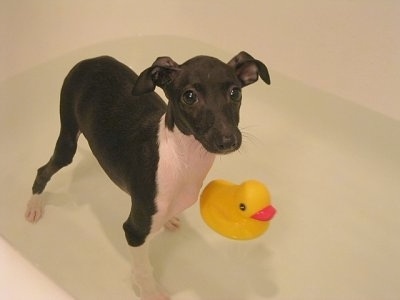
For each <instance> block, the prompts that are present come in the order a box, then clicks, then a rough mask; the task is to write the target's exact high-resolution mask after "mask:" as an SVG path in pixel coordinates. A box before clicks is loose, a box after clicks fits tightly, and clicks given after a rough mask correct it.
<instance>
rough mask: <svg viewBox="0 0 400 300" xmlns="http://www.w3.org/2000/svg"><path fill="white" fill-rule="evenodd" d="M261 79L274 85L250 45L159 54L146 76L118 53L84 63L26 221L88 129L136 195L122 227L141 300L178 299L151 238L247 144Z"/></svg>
mask: <svg viewBox="0 0 400 300" xmlns="http://www.w3.org/2000/svg"><path fill="white" fill-rule="evenodd" d="M259 77H260V78H261V79H262V80H263V81H264V82H265V83H267V84H270V76H269V73H268V69H267V67H266V66H265V65H264V63H262V62H261V61H259V60H256V59H254V58H253V57H252V56H251V55H249V54H248V53H246V52H244V51H242V52H240V53H239V54H238V55H236V56H235V57H234V58H232V59H231V60H230V61H229V62H228V63H224V62H222V61H220V60H218V59H217V58H214V57H210V56H196V57H194V58H191V59H189V60H188V61H186V62H185V63H183V64H181V65H178V64H177V63H176V62H175V61H173V60H172V59H171V58H170V57H159V58H157V59H156V61H155V62H154V63H153V64H152V66H151V67H149V68H147V69H146V70H144V71H143V72H142V73H141V74H140V75H139V76H138V75H136V74H135V73H134V72H133V71H132V70H131V69H130V68H129V67H127V66H125V65H124V64H122V63H121V62H119V61H117V60H116V59H114V58H112V57H109V56H102V57H97V58H92V59H87V60H84V61H81V62H80V63H78V64H77V65H76V66H75V67H74V68H73V69H72V70H71V71H70V72H69V74H68V75H67V77H66V78H65V80H64V83H63V86H62V89H61V96H60V122H61V129H60V134H59V137H58V140H57V142H56V145H55V149H54V153H53V155H52V156H51V158H50V160H49V161H48V162H47V164H45V165H44V166H42V167H41V168H39V169H38V171H37V176H36V178H35V181H34V183H33V187H32V198H31V199H30V201H29V202H28V206H27V210H26V213H25V218H26V219H27V220H28V221H30V222H33V223H34V222H37V221H38V220H39V219H40V218H41V217H42V215H43V212H44V203H43V200H42V198H41V193H42V192H43V190H44V189H45V186H46V184H47V182H48V181H49V180H50V179H51V177H52V176H53V175H54V174H55V173H56V172H57V171H58V170H60V169H61V168H63V167H65V166H67V165H68V164H70V163H71V162H72V159H73V157H74V155H75V152H76V149H77V141H78V137H79V136H80V134H81V133H82V134H83V135H84V136H85V138H86V139H87V141H88V143H89V146H90V148H91V150H92V152H93V154H94V155H95V157H96V158H97V160H98V162H99V164H100V165H101V167H102V168H103V169H104V171H105V172H106V174H107V175H108V176H109V177H110V179H111V180H112V181H113V182H114V183H115V184H116V185H117V186H119V187H120V188H121V189H122V190H123V191H125V192H126V193H128V194H129V195H130V197H131V201H132V207H131V211H130V213H129V216H128V218H127V220H126V221H125V222H124V223H123V229H124V232H125V236H126V240H127V243H128V244H129V246H131V247H130V249H131V252H132V270H133V271H132V273H133V278H134V281H135V282H136V284H137V285H138V286H139V288H140V297H141V299H146V300H149V299H152V300H161V299H169V297H168V296H167V294H166V293H165V292H164V290H163V289H162V288H161V287H160V286H159V285H158V283H157V282H156V281H155V279H154V277H153V270H152V266H151V263H150V261H149V256H148V245H149V240H151V238H152V236H153V235H154V234H155V233H157V232H158V231H160V230H161V229H162V228H163V227H166V228H167V229H170V230H175V229H177V228H178V227H179V219H178V218H177V215H178V214H179V213H181V212H182V211H183V210H185V209H186V208H188V207H189V206H191V205H193V204H194V203H195V202H196V201H197V199H198V196H199V192H200V190H201V187H202V184H203V180H204V178H205V177H206V175H207V173H208V171H209V170H210V168H211V166H212V164H213V161H214V158H215V155H217V154H228V153H231V152H233V151H235V150H237V149H239V147H240V146H241V143H242V135H241V132H240V130H239V129H238V124H239V110H240V106H241V101H242V88H243V87H245V86H247V85H249V84H252V83H254V82H256V81H257V80H258V78H259ZM156 86H158V87H160V88H161V89H162V90H163V91H164V93H165V95H166V97H167V99H168V103H167V104H166V103H165V102H164V101H163V100H162V98H161V97H160V96H159V95H158V94H157V93H156V92H155V91H154V90H155V88H156Z"/></svg>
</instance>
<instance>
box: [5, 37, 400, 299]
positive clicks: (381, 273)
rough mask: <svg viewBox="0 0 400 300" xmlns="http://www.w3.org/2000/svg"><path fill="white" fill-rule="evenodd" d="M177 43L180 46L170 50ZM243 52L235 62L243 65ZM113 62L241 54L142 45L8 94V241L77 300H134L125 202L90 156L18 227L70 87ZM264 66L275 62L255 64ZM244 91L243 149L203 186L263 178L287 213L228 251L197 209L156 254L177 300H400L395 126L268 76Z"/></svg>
mask: <svg viewBox="0 0 400 300" xmlns="http://www.w3.org/2000/svg"><path fill="white" fill-rule="evenodd" d="M171 40H172V42H171ZM240 50H245V49H237V51H236V52H239V51H240ZM103 54H108V55H111V56H114V57H116V58H117V59H119V60H121V61H122V62H124V63H126V64H127V65H129V66H131V67H132V68H133V69H134V70H135V71H137V72H140V71H141V70H143V69H144V68H146V67H148V66H149V65H151V64H152V62H153V61H154V60H155V58H156V57H158V56H164V55H169V56H171V57H172V58H173V59H174V60H175V61H177V62H178V63H182V62H184V61H185V60H186V59H188V58H190V57H192V56H194V55H198V54H208V55H213V56H216V57H218V58H220V59H221V60H224V61H228V60H229V59H230V58H231V57H232V56H233V55H235V54H236V53H228V52H226V51H223V50H220V49H216V48H214V47H212V46H210V45H207V44H203V43H200V42H196V41H194V40H188V39H182V38H178V37H175V38H171V37H168V38H166V37H143V38H134V39H125V40H118V41H110V42H108V43H104V44H98V45H94V46H92V47H89V48H84V49H81V50H79V51H75V52H73V53H70V54H68V55H66V56H63V57H59V58H58V59H55V60H52V61H49V62H48V63H46V64H43V65H39V66H37V67H35V68H33V69H31V70H29V71H26V72H24V73H22V74H19V75H18V76H15V77H13V78H10V79H8V80H6V81H3V82H1V83H0V99H1V101H0V115H1V118H0V131H1V135H2V137H3V141H2V147H1V148H0V151H1V160H0V162H1V170H2V172H1V174H0V176H1V181H0V182H1V184H2V191H3V196H2V197H1V200H0V234H1V236H2V237H3V238H5V239H6V240H7V241H8V242H9V243H10V244H11V245H12V246H13V247H14V248H15V249H17V250H18V251H19V252H20V253H21V254H22V255H23V256H24V257H25V258H27V259H28V260H29V261H30V262H32V263H33V264H34V265H35V266H37V268H38V269H40V270H41V271H42V272H43V273H44V274H45V275H47V276H48V277H49V278H51V280H53V281H54V282H55V283H56V284H57V285H59V286H60V287H61V288H62V289H64V290H66V291H67V292H68V293H69V294H70V295H71V296H72V297H73V298H75V299H134V298H135V294H134V292H133V290H132V287H131V283H130V265H129V255H128V249H127V246H126V242H125V238H124V233H123V231H122V227H121V226H122V222H123V221H124V220H125V219H126V216H127V214H128V212H129V206H130V203H129V198H128V197H127V196H126V195H125V194H124V193H123V192H121V191H120V190H119V189H118V188H116V187H115V186H114V185H113V184H112V182H111V181H110V180H109V179H108V178H107V177H106V175H105V174H104V173H103V171H102V170H101V168H100V167H99V166H98V164H97V162H96V160H95V159H94V158H93V156H92V154H91V152H90V150H89V148H88V146H87V143H86V142H85V141H84V139H81V140H80V143H79V147H78V151H77V155H76V157H75V160H74V163H73V164H72V165H70V166H69V167H67V168H65V169H63V170H62V171H60V172H59V173H58V174H57V175H55V176H54V178H53V179H52V181H51V182H50V183H49V185H48V187H47V189H46V192H45V194H44V196H45V197H46V201H47V202H48V206H47V207H46V212H45V217H44V219H43V220H41V221H40V222H39V223H38V224H36V225H31V224H28V223H27V222H25V220H24V218H23V214H24V210H25V205H26V202H27V201H28V199H29V197H30V189H31V185H32V182H33V179H34V176H35V173H36V169H37V168H38V167H39V166H41V165H43V164H44V163H45V162H46V161H47V160H48V159H49V157H50V155H51V153H52V150H53V147H54V143H55V140H56V138H57V135H58V130H59V121H58V95H59V90H60V87H61V84H62V81H63V79H64V77H65V75H66V74H67V72H68V71H69V70H70V69H71V67H72V66H73V65H74V64H75V63H76V62H78V61H79V60H81V59H85V58H88V57H93V56H97V55H103ZM257 58H258V59H260V60H263V61H264V62H265V64H266V65H267V66H268V58H267V57H265V58H264V57H257ZM270 75H271V79H272V85H271V86H267V85H264V84H263V83H262V82H261V81H260V82H257V83H256V84H254V85H252V86H249V87H247V88H246V89H245V90H244V100H243V104H242V111H241V128H242V130H243V132H244V135H245V138H244V145H243V147H242V149H241V150H240V151H239V152H238V153H235V154H232V155H229V156H222V157H220V158H217V160H216V163H215V165H214V167H213V169H212V171H211V172H210V174H209V176H208V177H207V179H206V182H208V181H210V180H212V179H216V178H224V179H227V180H230V181H234V182H237V183H239V182H241V181H244V180H246V179H249V178H256V179H259V180H261V181H263V182H264V183H265V184H267V185H268V187H269V189H270V191H271V193H272V201H273V204H274V206H275V207H276V208H277V210H278V214H277V215H276V217H275V219H274V220H273V221H272V222H271V226H270V229H269V230H268V231H267V232H266V234H265V235H263V236H262V237H260V238H258V239H256V240H252V241H247V242H238V241H231V240H228V239H226V238H224V237H222V236H219V235H217V234H216V233H214V232H213V231H211V230H210V229H209V228H208V227H207V226H206V225H205V223H204V222H203V221H202V219H201V217H200V213H199V207H198V204H196V205H195V206H193V207H192V208H190V209H189V210H187V211H186V212H185V213H184V214H183V216H182V219H183V228H182V229H181V230H180V231H179V232H178V233H169V232H165V233H162V234H161V235H160V236H159V238H158V239H156V240H155V241H154V243H153V246H152V252H151V255H152V260H153V261H154V265H155V269H156V275H157V277H158V278H159V279H160V281H161V282H162V284H163V285H164V286H165V287H166V288H167V289H168V291H169V292H170V293H171V294H172V296H173V299H185V300H188V299H237V300H239V299H240V300H243V299H251V300H253V299H396V298H397V297H398V295H399V294H400V288H399V286H398V278H400V268H399V267H400V266H399V261H400V241H399V239H398V233H399V231H400V219H399V218H398V215H399V212H400V204H399V203H400V201H398V200H399V195H400V185H399V179H400V156H399V153H400V122H399V121H395V120H392V119H389V118H387V117H385V116H383V115H381V114H378V113H376V112H373V111H369V110H367V109H365V108H363V107H361V106H358V105H356V104H354V103H352V102H349V101H346V100H344V99H340V98H338V97H336V96H334V95H330V94H327V93H325V92H323V91H319V90H316V89H313V88H310V87H308V86H305V85H303V84H301V83H298V82H296V81H294V80H291V79H290V78H288V77H286V76H284V75H282V74H279V73H278V72H275V71H274V70H270Z"/></svg>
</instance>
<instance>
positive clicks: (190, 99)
mask: <svg viewBox="0 0 400 300" xmlns="http://www.w3.org/2000/svg"><path fill="white" fill-rule="evenodd" d="M182 101H183V102H184V103H185V104H188V105H193V104H195V103H196V102H197V95H196V93H195V92H194V91H192V90H188V91H186V92H184V93H183V95H182Z"/></svg>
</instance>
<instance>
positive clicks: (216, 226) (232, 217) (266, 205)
mask: <svg viewBox="0 0 400 300" xmlns="http://www.w3.org/2000/svg"><path fill="white" fill-rule="evenodd" d="M200 213H201V216H202V218H203V220H204V221H205V223H206V224H207V225H208V226H210V227H211V228H212V229H213V230H215V231H216V232H217V233H219V234H221V235H223V236H225V237H228V238H231V239H236V240H250V239H254V238H256V237H258V236H260V235H261V234H263V233H264V232H265V231H266V230H267V229H268V227H269V221H270V220H271V219H272V218H273V217H274V215H275V213H276V210H275V208H274V207H273V206H272V205H271V204H270V193H269V191H268V189H267V187H266V186H265V185H264V184H262V183H261V182H259V181H257V180H248V181H245V182H243V183H242V184H240V185H237V184H234V183H231V182H229V181H226V180H222V179H218V180H213V181H211V182H210V183H209V184H208V185H207V186H206V187H205V188H204V189H203V191H202V193H201V195H200Z"/></svg>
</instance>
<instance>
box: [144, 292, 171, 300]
mask: <svg viewBox="0 0 400 300" xmlns="http://www.w3.org/2000/svg"><path fill="white" fill-rule="evenodd" d="M140 299H141V300H170V299H171V298H170V297H168V296H167V295H165V294H163V293H156V294H152V295H142V296H141V297H140Z"/></svg>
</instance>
